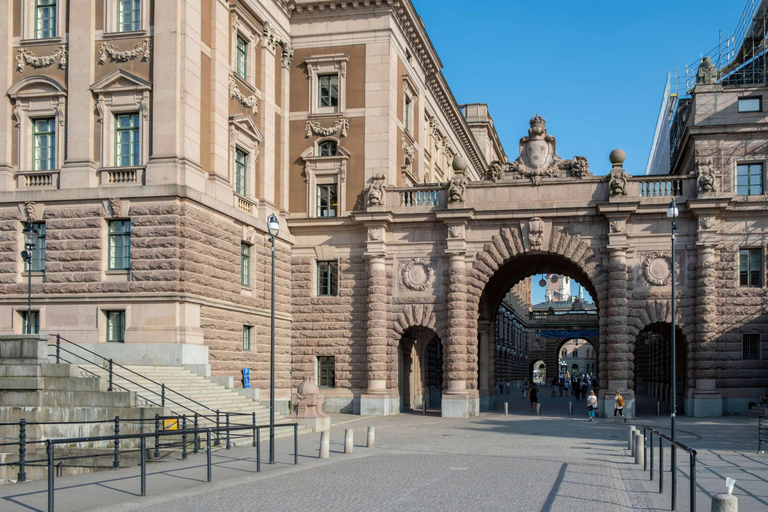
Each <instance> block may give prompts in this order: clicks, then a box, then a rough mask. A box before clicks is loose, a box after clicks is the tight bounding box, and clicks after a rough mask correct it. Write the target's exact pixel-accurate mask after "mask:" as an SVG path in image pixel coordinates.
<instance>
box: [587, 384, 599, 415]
mask: <svg viewBox="0 0 768 512" xmlns="http://www.w3.org/2000/svg"><path fill="white" fill-rule="evenodd" d="M587 411H588V412H589V421H595V412H596V411H597V397H596V396H595V392H594V391H590V392H589V397H588V398H587Z"/></svg>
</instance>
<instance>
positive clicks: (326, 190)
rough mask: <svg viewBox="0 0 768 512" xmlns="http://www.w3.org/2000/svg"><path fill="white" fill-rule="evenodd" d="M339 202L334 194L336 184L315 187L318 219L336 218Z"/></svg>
mask: <svg viewBox="0 0 768 512" xmlns="http://www.w3.org/2000/svg"><path fill="white" fill-rule="evenodd" d="M338 209H339V200H338V198H337V194H336V184H335V183H329V184H327V185H318V186H317V216H318V217H336V216H338V213H339V211H338Z"/></svg>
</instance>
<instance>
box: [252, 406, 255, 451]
mask: <svg viewBox="0 0 768 512" xmlns="http://www.w3.org/2000/svg"><path fill="white" fill-rule="evenodd" d="M252 446H254V447H255V446H256V413H255V412H254V413H253V443H252Z"/></svg>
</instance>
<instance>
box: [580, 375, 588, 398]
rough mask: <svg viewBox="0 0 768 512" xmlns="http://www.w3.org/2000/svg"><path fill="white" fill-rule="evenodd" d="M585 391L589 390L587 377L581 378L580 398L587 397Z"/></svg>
mask: <svg viewBox="0 0 768 512" xmlns="http://www.w3.org/2000/svg"><path fill="white" fill-rule="evenodd" d="M587 391H589V384H587V379H583V380H582V381H581V399H582V400H586V399H587Z"/></svg>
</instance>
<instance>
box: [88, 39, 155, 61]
mask: <svg viewBox="0 0 768 512" xmlns="http://www.w3.org/2000/svg"><path fill="white" fill-rule="evenodd" d="M151 49H152V43H150V41H149V39H142V41H141V42H140V43H139V44H137V45H136V46H135V47H134V48H133V50H126V51H124V52H119V51H117V48H115V45H112V44H108V43H101V44H99V64H106V63H107V60H109V61H111V62H128V61H129V60H136V59H138V58H139V57H141V60H142V61H144V62H149V53H150V50H151Z"/></svg>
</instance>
